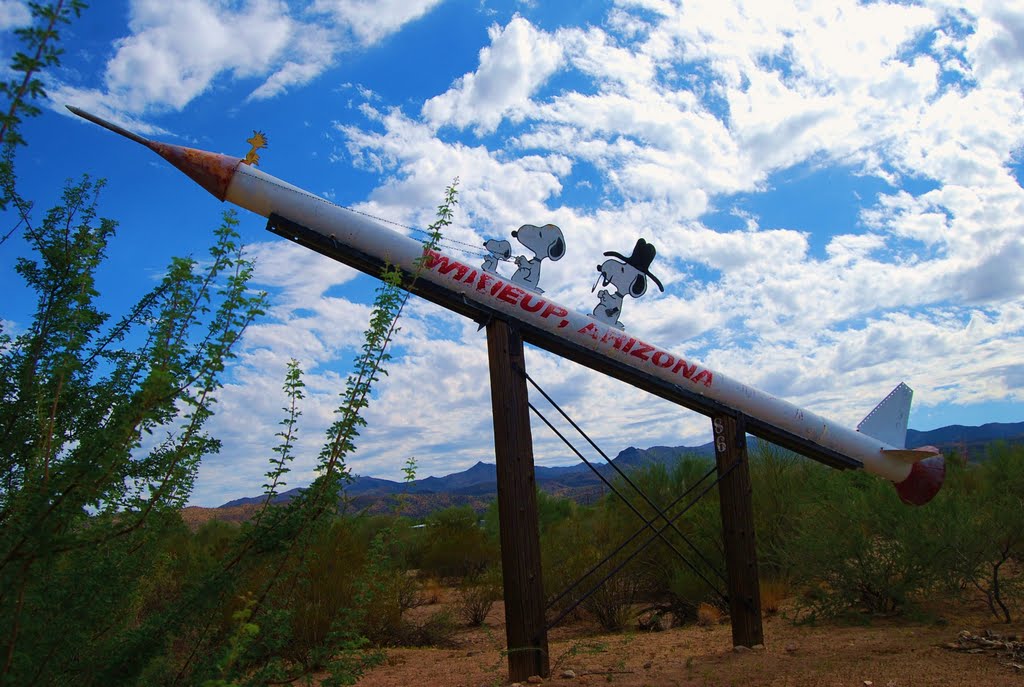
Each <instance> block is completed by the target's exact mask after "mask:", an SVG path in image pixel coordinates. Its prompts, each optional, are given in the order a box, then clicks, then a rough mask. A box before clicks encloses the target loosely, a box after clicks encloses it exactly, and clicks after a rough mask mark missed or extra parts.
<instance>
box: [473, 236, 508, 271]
mask: <svg viewBox="0 0 1024 687" xmlns="http://www.w3.org/2000/svg"><path fill="white" fill-rule="evenodd" d="M484 248H486V249H487V252H488V255H487V257H485V258H484V264H483V265H481V268H483V269H484V270H486V271H488V272H493V273H494V274H497V273H498V261H499V260H508V258H509V256H510V255H512V244H511V243H509V242H508V241H504V240H502V239H488V240H486V241H484Z"/></svg>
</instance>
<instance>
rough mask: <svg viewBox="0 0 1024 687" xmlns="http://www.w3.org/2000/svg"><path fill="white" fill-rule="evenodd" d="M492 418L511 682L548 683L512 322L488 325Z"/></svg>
mask: <svg viewBox="0 0 1024 687" xmlns="http://www.w3.org/2000/svg"><path fill="white" fill-rule="evenodd" d="M487 354H488V358H489V363H490V372H491V407H492V415H493V416H494V456H495V460H496V462H497V467H498V523H499V529H500V531H501V568H502V574H503V577H504V580H503V581H504V588H505V637H506V640H507V645H508V672H509V679H511V680H512V681H513V682H525V681H526V679H527V678H529V677H530V676H531V675H539V676H541V677H545V678H546V677H548V674H549V673H550V666H549V662H548V633H547V627H546V623H545V619H544V587H543V584H542V580H541V567H540V527H539V525H538V521H537V492H536V480H535V476H534V469H533V436H532V434H531V432H530V408H529V405H527V403H528V393H527V389H526V379H525V378H524V376H523V374H522V373H521V372H519V370H525V369H526V359H525V355H524V352H523V338H522V335H521V334H520V333H519V330H518V329H515V328H513V327H511V326H510V325H509V324H508V322H505V321H503V320H499V319H492V320H491V321H490V322H489V323H488V324H487Z"/></svg>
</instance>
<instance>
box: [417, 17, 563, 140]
mask: <svg viewBox="0 0 1024 687" xmlns="http://www.w3.org/2000/svg"><path fill="white" fill-rule="evenodd" d="M487 33H488V35H489V37H490V39H491V45H490V46H489V47H486V48H483V49H482V50H481V51H480V66H479V68H478V69H477V70H476V71H475V72H473V73H471V74H465V75H463V76H462V77H460V78H459V80H458V81H457V82H456V84H455V86H454V87H453V88H452V89H451V90H449V91H447V92H446V93H444V94H442V95H439V96H436V97H434V98H431V99H430V100H428V101H427V102H426V103H424V105H423V116H424V117H426V119H427V120H429V121H430V122H431V123H432V124H434V126H443V125H444V124H453V125H455V126H458V127H466V126H469V125H471V124H475V125H476V127H477V130H478V131H480V132H483V133H486V132H491V131H494V129H495V128H496V127H497V125H498V123H499V122H500V121H501V120H502V119H503V118H504V117H505V116H506V115H509V116H511V117H512V118H513V119H514V120H518V119H521V118H522V117H523V116H524V110H526V109H528V108H529V107H530V96H531V95H532V94H533V93H534V92H535V91H536V90H537V88H539V87H540V86H542V85H543V84H544V82H545V81H547V79H548V77H550V76H551V74H553V73H554V72H555V70H556V69H557V68H558V67H559V65H560V64H561V62H562V48H561V46H560V45H559V44H558V42H557V41H556V40H554V39H553V38H552V37H551V36H549V35H547V34H546V33H544V32H541V31H538V30H537V29H535V28H534V27H533V25H532V24H530V22H528V21H526V20H525V19H523V18H522V17H519V16H516V17H514V18H513V19H512V21H510V22H509V23H508V24H507V25H506V26H505V27H504V28H500V27H498V26H492V27H491V28H490V29H489V30H488V32H487Z"/></svg>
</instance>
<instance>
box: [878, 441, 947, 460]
mask: <svg viewBox="0 0 1024 687" xmlns="http://www.w3.org/2000/svg"><path fill="white" fill-rule="evenodd" d="M876 438H877V437H876ZM882 453H883V454H885V455H887V456H889V457H890V458H895V459H896V460H900V461H903V462H904V463H916V462H917V461H919V460H924V459H925V458H932V457H933V456H937V455H940V451H939V449H937V448H935V447H934V446H919V447H918V448H883V449H882Z"/></svg>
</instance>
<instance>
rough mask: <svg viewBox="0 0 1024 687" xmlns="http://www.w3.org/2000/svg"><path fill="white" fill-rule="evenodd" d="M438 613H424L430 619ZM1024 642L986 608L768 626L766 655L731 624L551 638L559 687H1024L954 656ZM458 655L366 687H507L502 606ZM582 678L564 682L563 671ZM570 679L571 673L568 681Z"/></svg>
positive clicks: (419, 663)
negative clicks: (1005, 639) (994, 643)
mask: <svg viewBox="0 0 1024 687" xmlns="http://www.w3.org/2000/svg"><path fill="white" fill-rule="evenodd" d="M438 608H439V606H435V607H425V608H421V609H416V610H417V611H419V612H423V613H429V612H431V611H432V610H437V609H438ZM984 629H991V630H992V631H994V632H998V633H1000V634H1001V635H1004V636H1005V635H1007V634H1011V633H1016V634H1017V635H1018V636H1020V635H1022V634H1024V624H1022V623H1018V624H1016V625H1004V624H1000V623H996V622H994V621H993V620H992V619H991V617H989V616H986V615H985V614H984V613H983V612H982V609H978V610H977V611H967V612H964V611H962V610H961V611H958V612H956V614H945V615H944V616H942V615H940V616H939V620H938V621H931V622H911V621H907V620H890V619H876V620H873V621H872V622H871V623H870V624H869V625H850V624H835V623H830V624H820V625H817V626H794V625H793V624H791V623H790V622H789V621H787V620H785V619H783V618H780V617H777V616H776V617H769V618H766V619H765V621H764V633H765V647H766V648H765V649H764V650H757V651H741V652H736V651H733V648H732V637H731V630H730V628H729V624H728V622H725V623H723V624H718V625H714V626H710V627H699V626H694V625H691V626H687V627H682V628H673V629H670V630H666V631H663V632H640V631H628V632H623V633H620V634H600V633H599V632H598V631H597V629H596V627H595V626H594V625H591V624H588V623H586V622H576V623H573V624H569V625H566V626H563V627H558V628H555V629H554V630H552V631H551V632H550V633H549V650H550V656H551V676H550V678H548V679H547V680H545V681H544V683H545V684H547V683H555V684H556V685H559V686H560V687H575V686H576V685H580V686H585V685H590V686H592V687H593V686H595V685H605V684H611V685H618V686H619V687H661V686H663V685H664V686H666V687H668V686H672V687H691V686H701V687H703V686H708V687H711V686H715V687H718V686H723V687H760V686H769V685H770V686H772V687H811V686H815V687H816V686H818V685H821V686H823V687H824V686H829V687H831V686H833V685H835V686H840V685H841V686H850V687H917V686H930V685H942V686H947V685H949V686H952V685H958V686H959V685H965V686H970V687H1002V686H1003V685H1006V686H1009V685H1015V686H1017V687H1020V686H1024V672H1019V671H1017V670H1015V669H1014V668H1012V667H1008V666H1006V665H1003V664H1004V663H1005V662H1006V659H1000V658H998V657H996V656H993V655H989V654H968V653H961V652H956V651H951V650H949V649H948V648H945V647H944V645H946V644H948V643H951V642H955V641H956V639H957V635H958V633H959V632H960V631H961V630H969V631H971V632H972V633H980V632H981V631H982V630H984ZM455 642H456V644H455V646H454V647H453V648H446V649H438V648H427V649H389V650H388V651H387V659H386V661H385V662H384V664H382V665H380V666H378V667H376V668H374V669H373V670H371V671H370V672H369V673H367V674H366V675H365V676H364V677H363V678H362V679H361V680H360V682H359V683H358V684H359V685H360V686H361V687H406V686H408V685H438V686H441V685H443V686H445V687H497V686H499V685H508V684H509V680H508V664H507V659H506V657H505V654H504V651H503V650H504V648H505V625H504V608H503V607H502V605H501V604H500V603H497V604H495V605H494V608H492V609H491V613H490V615H489V616H488V618H487V622H486V623H485V626H484V627H482V628H478V629H472V630H471V629H464V630H460V631H459V632H458V633H457V635H456V637H455ZM569 670H571V671H573V672H574V673H575V677H562V675H563V673H565V671H569ZM566 675H568V674H567V673H566Z"/></svg>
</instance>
